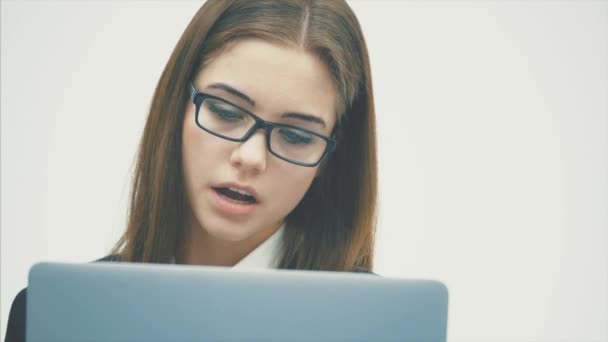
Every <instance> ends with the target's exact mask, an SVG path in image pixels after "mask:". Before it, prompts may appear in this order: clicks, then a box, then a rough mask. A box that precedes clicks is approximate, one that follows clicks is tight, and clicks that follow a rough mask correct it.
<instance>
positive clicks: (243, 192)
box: [228, 187, 253, 197]
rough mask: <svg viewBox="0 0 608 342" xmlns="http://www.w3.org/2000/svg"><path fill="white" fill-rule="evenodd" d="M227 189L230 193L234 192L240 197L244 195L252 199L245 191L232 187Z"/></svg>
mask: <svg viewBox="0 0 608 342" xmlns="http://www.w3.org/2000/svg"><path fill="white" fill-rule="evenodd" d="M228 189H230V190H232V191H234V192H238V193H239V194H241V195H245V196H251V197H253V195H252V194H250V193H248V192H247V191H245V190H241V189H237V188H233V187H229V188H228Z"/></svg>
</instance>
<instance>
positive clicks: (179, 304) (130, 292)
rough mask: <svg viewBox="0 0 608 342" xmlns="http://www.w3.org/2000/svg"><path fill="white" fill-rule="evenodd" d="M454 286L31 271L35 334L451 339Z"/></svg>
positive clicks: (302, 277) (221, 271) (346, 277)
mask: <svg viewBox="0 0 608 342" xmlns="http://www.w3.org/2000/svg"><path fill="white" fill-rule="evenodd" d="M447 310H448V292H447V288H446V287H445V286H444V285H443V284H441V283H440V282H438V281H433V280H407V279H397V278H388V277H382V276H377V275H372V274H362V273H345V272H322V271H299V270H298V271H296V270H246V271H243V270H233V269H231V268H224V267H209V266H193V265H166V264H140V263H115V262H97V263H89V264H67V263H39V264H36V265H34V266H33V267H32V268H31V270H30V273H29V287H28V290H27V324H26V339H27V341H29V342H36V341H79V342H81V341H146V342H154V341H163V342H166V341H265V342H266V341H282V342H283V341H331V342H335V341H412V342H425V341H429V342H430V341H433V342H439V341H445V340H446V328H447V312H448V311H447Z"/></svg>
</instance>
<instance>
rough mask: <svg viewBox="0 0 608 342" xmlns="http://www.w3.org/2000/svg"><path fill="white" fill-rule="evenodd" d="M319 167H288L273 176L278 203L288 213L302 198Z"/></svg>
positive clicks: (273, 187)
mask: <svg viewBox="0 0 608 342" xmlns="http://www.w3.org/2000/svg"><path fill="white" fill-rule="evenodd" d="M316 172H317V168H304V167H301V166H296V167H295V168H294V167H287V168H285V169H282V170H280V175H279V174H277V175H275V176H274V177H271V179H272V181H273V183H272V189H273V192H274V193H275V194H276V195H277V196H276V205H277V206H280V207H281V208H282V209H283V210H281V211H286V212H285V214H288V213H289V212H290V211H291V210H293V209H294V208H295V207H296V206H297V205H298V203H300V201H301V200H302V198H303V197H304V195H305V194H306V192H307V191H308V189H309V188H310V185H311V184H312V182H313V180H314V179H315V175H316Z"/></svg>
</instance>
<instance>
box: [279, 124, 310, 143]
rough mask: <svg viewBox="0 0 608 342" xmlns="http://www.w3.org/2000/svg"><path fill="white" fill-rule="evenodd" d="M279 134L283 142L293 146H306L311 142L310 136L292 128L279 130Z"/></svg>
mask: <svg viewBox="0 0 608 342" xmlns="http://www.w3.org/2000/svg"><path fill="white" fill-rule="evenodd" d="M279 134H280V135H281V138H282V139H283V140H284V141H285V142H287V143H289V144H293V145H308V144H311V143H312V140H313V136H312V135H311V134H308V133H306V132H304V131H300V130H295V129H292V128H279Z"/></svg>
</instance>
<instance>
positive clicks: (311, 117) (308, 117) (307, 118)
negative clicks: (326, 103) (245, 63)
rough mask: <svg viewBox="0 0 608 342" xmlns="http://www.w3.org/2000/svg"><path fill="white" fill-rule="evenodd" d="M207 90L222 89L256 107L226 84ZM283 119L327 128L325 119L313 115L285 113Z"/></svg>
mask: <svg viewBox="0 0 608 342" xmlns="http://www.w3.org/2000/svg"><path fill="white" fill-rule="evenodd" d="M207 88H209V89H221V90H223V91H225V92H227V93H230V94H232V95H234V96H237V97H240V98H241V99H243V100H245V101H247V103H249V104H250V105H251V106H253V107H255V101H254V100H253V99H252V98H251V97H249V96H247V95H245V94H243V93H242V92H240V91H238V90H236V89H235V88H233V87H231V86H229V85H227V84H225V83H212V84H210V85H208V86H207ZM281 117H282V118H293V119H299V120H303V121H307V122H312V123H316V124H319V125H321V126H323V128H325V127H326V124H325V121H324V120H323V119H321V118H320V117H318V116H315V115H311V114H304V113H293V112H289V113H285V114H283V115H281Z"/></svg>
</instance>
